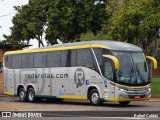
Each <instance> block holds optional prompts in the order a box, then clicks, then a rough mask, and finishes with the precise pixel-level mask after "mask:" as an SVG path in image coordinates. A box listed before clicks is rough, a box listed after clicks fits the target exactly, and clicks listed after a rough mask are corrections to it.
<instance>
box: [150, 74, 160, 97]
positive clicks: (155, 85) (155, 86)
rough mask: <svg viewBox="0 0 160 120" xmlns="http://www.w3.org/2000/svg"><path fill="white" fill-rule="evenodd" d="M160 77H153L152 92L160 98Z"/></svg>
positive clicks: (153, 95)
mask: <svg viewBox="0 0 160 120" xmlns="http://www.w3.org/2000/svg"><path fill="white" fill-rule="evenodd" d="M159 86H160V78H159V77H157V78H153V79H152V83H151V92H152V93H151V94H152V97H153V98H160V87H159Z"/></svg>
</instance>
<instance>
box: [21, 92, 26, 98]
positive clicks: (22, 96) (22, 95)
mask: <svg viewBox="0 0 160 120" xmlns="http://www.w3.org/2000/svg"><path fill="white" fill-rule="evenodd" d="M20 97H21V99H24V97H25V93H24V91H22V92H21V93H20Z"/></svg>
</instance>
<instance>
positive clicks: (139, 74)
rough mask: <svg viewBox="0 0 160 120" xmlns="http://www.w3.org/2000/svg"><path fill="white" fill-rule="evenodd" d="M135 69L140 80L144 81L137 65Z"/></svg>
mask: <svg viewBox="0 0 160 120" xmlns="http://www.w3.org/2000/svg"><path fill="white" fill-rule="evenodd" d="M136 70H137V73H138V76H139V77H140V78H141V80H142V82H144V83H145V79H144V77H143V75H142V73H141V71H140V70H139V69H138V67H137V65H136Z"/></svg>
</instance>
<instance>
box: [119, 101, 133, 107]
mask: <svg viewBox="0 0 160 120" xmlns="http://www.w3.org/2000/svg"><path fill="white" fill-rule="evenodd" d="M129 103H130V101H125V102H119V104H120V105H122V106H127V105H128V104H129Z"/></svg>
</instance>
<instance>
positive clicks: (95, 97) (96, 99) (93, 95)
mask: <svg viewBox="0 0 160 120" xmlns="http://www.w3.org/2000/svg"><path fill="white" fill-rule="evenodd" d="M89 100H90V102H91V104H92V105H94V106H97V105H101V104H102V103H103V102H102V101H101V100H100V96H99V93H98V90H97V89H93V90H92V91H91V92H90V94H89Z"/></svg>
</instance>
